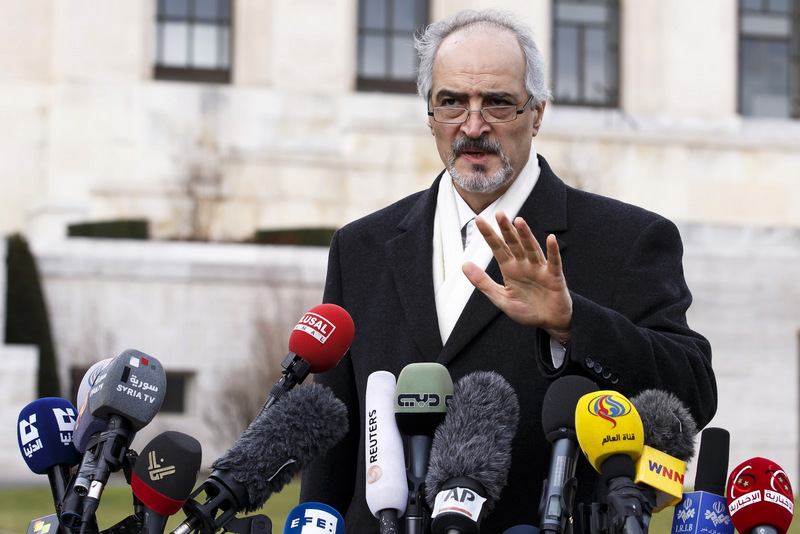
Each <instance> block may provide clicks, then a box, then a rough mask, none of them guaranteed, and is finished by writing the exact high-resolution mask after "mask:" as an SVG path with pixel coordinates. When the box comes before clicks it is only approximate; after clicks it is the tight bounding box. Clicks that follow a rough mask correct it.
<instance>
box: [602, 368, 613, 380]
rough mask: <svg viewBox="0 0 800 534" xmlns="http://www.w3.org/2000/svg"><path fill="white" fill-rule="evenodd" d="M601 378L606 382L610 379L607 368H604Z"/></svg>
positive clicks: (609, 371)
mask: <svg viewBox="0 0 800 534" xmlns="http://www.w3.org/2000/svg"><path fill="white" fill-rule="evenodd" d="M603 378H605V379H606V380H608V379H609V378H611V369H609V368H608V367H606V368H605V369H604V370H603Z"/></svg>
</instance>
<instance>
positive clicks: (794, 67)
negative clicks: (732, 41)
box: [739, 0, 800, 118]
mask: <svg viewBox="0 0 800 534" xmlns="http://www.w3.org/2000/svg"><path fill="white" fill-rule="evenodd" d="M798 16H800V2H796V1H794V0H739V112H740V113H741V114H742V115H749V116H758V117H780V118H789V117H794V118H797V117H800V103H798V98H799V97H800V91H799V90H798V89H799V88H798V76H800V69H798V53H800V46H798V45H799V44H800V29H798V27H797V24H798V22H797V20H798V19H797V17H798Z"/></svg>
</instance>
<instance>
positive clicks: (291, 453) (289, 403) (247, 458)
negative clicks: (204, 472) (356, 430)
mask: <svg viewBox="0 0 800 534" xmlns="http://www.w3.org/2000/svg"><path fill="white" fill-rule="evenodd" d="M347 430H348V425H347V409H346V408H345V406H344V403H343V402H342V401H340V400H339V399H337V398H336V396H335V395H334V394H333V392H332V391H331V390H330V389H328V388H326V387H324V386H322V385H320V384H309V385H307V386H302V387H296V388H294V389H292V390H291V391H289V392H288V393H286V394H285V395H283V396H282V397H281V398H280V399H278V401H277V402H276V403H275V404H274V405H273V406H272V407H271V408H270V409H269V410H263V411H262V412H261V413H260V414H259V415H258V417H256V418H255V419H254V420H253V422H252V423H250V426H249V427H248V428H247V429H246V430H245V431H244V432H243V433H242V435H241V436H239V439H238V440H236V443H234V444H233V445H232V446H231V448H230V449H228V451H227V452H226V453H225V454H224V455H223V456H222V457H221V458H219V459H218V460H216V461H215V462H214V463H213V464H212V465H211V467H212V468H213V469H215V470H220V471H227V472H228V473H230V475H231V477H232V478H233V479H234V480H235V481H236V482H238V483H240V484H242V486H244V487H245V488H247V494H248V497H249V500H250V502H249V503H247V506H246V508H245V509H246V511H248V512H252V511H255V510H257V509H259V508H261V506H263V504H264V503H265V502H266V500H267V499H268V498H269V496H270V495H271V494H272V493H274V492H276V491H280V490H281V489H282V488H283V487H284V486H285V485H286V484H288V483H289V482H290V481H291V480H292V478H294V476H295V475H297V474H298V473H299V472H300V471H301V470H302V469H303V468H304V467H305V466H306V465H308V463H309V462H310V461H311V460H313V459H314V458H316V457H317V456H320V455H322V454H325V453H326V452H327V451H328V449H330V448H331V447H333V446H334V445H336V444H337V443H338V442H339V441H340V440H341V439H342V438H343V437H344V435H345V434H346V433H347Z"/></svg>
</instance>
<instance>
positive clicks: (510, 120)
mask: <svg viewBox="0 0 800 534" xmlns="http://www.w3.org/2000/svg"><path fill="white" fill-rule="evenodd" d="M431 96H432V95H431V93H430V92H428V102H429V103H430V101H431ZM532 101H533V95H530V96H529V97H528V101H527V102H525V104H524V105H523V106H522V107H521V108H518V107H517V106H514V105H513V104H510V105H505V106H483V107H482V108H480V109H467V108H465V107H464V106H435V107H433V108H428V116H429V117H432V118H433V120H434V122H438V123H439V124H464V123H465V122H467V121H468V120H469V114H470V113H480V115H481V118H482V119H483V121H484V122H486V123H488V124H503V123H506V122H514V121H515V120H517V117H519V116H520V115H522V114H523V113H525V108H527V107H528V105H529V104H530V103H531V102H532ZM510 107H513V108H515V109H516V111H517V114H516V115H514V118H513V119H508V120H507V121H487V120H486V117H484V116H483V110H484V109H486V108H510ZM437 108H438V109H442V108H444V109H463V110H464V111H466V112H467V116H466V117H464V120H463V121H461V122H442V121H438V120H436V117H434V116H433V111H434V110H435V109H437Z"/></svg>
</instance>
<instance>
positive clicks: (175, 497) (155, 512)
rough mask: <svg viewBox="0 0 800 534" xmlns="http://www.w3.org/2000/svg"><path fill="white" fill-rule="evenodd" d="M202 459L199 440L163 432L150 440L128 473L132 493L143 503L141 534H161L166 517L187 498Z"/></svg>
mask: <svg viewBox="0 0 800 534" xmlns="http://www.w3.org/2000/svg"><path fill="white" fill-rule="evenodd" d="M202 459H203V452H202V448H201V447H200V442H199V441H197V440H196V439H194V438H193V437H192V436H189V435H187V434H183V433H181V432H174V431H167V432H162V433H161V434H159V435H158V436H156V437H154V438H153V439H152V440H150V443H148V444H147V446H145V448H144V449H142V453H141V455H139V458H138V459H137V460H136V464H135V466H134V468H133V474H132V475H131V489H132V490H133V494H134V496H135V497H136V498H137V499H139V500H140V501H142V504H144V505H145V507H146V509H145V516H144V521H143V522H142V523H143V529H142V534H163V532H164V527H165V526H166V524H167V518H168V517H169V516H171V515H173V514H175V513H176V512H177V511H178V510H180V509H181V507H182V506H183V505H184V503H185V502H186V501H187V500H188V499H189V494H190V493H191V492H192V489H193V488H194V484H195V482H196V481H197V473H198V472H199V471H200V464H201V462H202Z"/></svg>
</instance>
